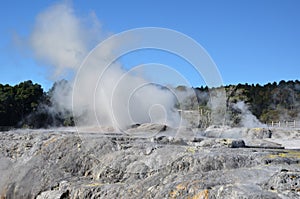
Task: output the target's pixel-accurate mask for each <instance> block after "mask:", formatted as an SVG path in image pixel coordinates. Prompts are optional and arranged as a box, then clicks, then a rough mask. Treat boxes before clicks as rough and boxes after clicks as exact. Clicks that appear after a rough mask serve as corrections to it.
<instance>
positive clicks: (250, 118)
mask: <svg viewBox="0 0 300 199" xmlns="http://www.w3.org/2000/svg"><path fill="white" fill-rule="evenodd" d="M233 108H234V109H237V110H239V111H240V112H241V116H240V117H241V121H240V125H241V126H243V127H248V128H255V127H266V125H265V124H262V123H261V122H260V121H259V120H258V119H257V118H256V117H255V116H254V115H253V114H252V113H251V111H250V110H249V107H248V106H247V104H245V102H243V101H239V102H237V103H236V104H234V105H233Z"/></svg>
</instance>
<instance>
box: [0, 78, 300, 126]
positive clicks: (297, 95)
mask: <svg viewBox="0 0 300 199" xmlns="http://www.w3.org/2000/svg"><path fill="white" fill-rule="evenodd" d="M62 84H68V82H67V81H66V80H61V81H58V82H55V83H54V84H53V86H52V88H51V89H50V90H49V91H44V90H43V88H42V86H41V85H39V84H37V83H33V82H32V81H30V80H28V81H24V82H21V83H19V84H17V85H14V86H12V85H8V84H6V85H2V84H0V127H1V128H2V129H6V128H12V127H13V128H49V127H53V126H55V127H59V126H73V125H74V119H73V116H72V113H71V112H68V111H66V110H60V109H58V108H56V105H55V102H54V101H53V100H52V95H53V91H54V90H55V88H56V87H57V86H60V85H62ZM224 88H225V90H226V95H227V102H226V103H227V108H228V111H227V112H228V114H230V118H231V119H232V120H233V121H234V122H233V125H236V124H238V122H239V119H238V116H237V115H239V114H240V113H239V110H237V109H235V108H234V104H236V103H237V102H240V101H242V102H244V103H245V104H246V105H247V107H248V108H249V110H250V111H251V112H252V114H253V115H255V116H256V117H257V118H258V119H259V120H260V121H261V122H262V123H268V122H271V121H288V120H295V119H299V118H300V81H299V80H295V81H284V80H282V81H280V82H279V83H277V82H274V83H268V84H265V85H259V84H256V85H254V84H251V85H250V84H238V85H228V86H225V87H224ZM189 89H192V90H193V91H195V93H196V97H191V98H189V99H188V98H187V100H186V104H184V105H182V106H181V108H183V109H187V110H191V109H194V110H196V109H198V110H200V109H204V110H209V107H208V101H209V93H208V92H209V89H208V87H203V86H202V87H198V88H186V87H184V86H178V87H177V88H176V90H178V91H180V92H186V91H187V90H189Z"/></svg>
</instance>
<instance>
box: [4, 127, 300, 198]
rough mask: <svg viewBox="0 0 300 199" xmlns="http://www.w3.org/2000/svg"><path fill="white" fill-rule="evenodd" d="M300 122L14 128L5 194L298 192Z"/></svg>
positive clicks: (8, 139)
mask: <svg viewBox="0 0 300 199" xmlns="http://www.w3.org/2000/svg"><path fill="white" fill-rule="evenodd" d="M299 141H300V130H297V129H268V128H253V129H249V128H229V127H218V126H213V127H210V128H208V129H206V130H205V131H201V130H200V129H189V128H182V129H171V128H169V127H167V126H164V125H160V124H142V125H136V126H134V127H133V128H131V129H129V130H128V131H126V132H123V133H122V132H116V131H114V130H113V129H110V128H107V129H104V128H103V129H95V128H94V129H92V128H91V129H81V130H78V129H77V130H76V129H56V130H12V131H7V132H1V133H0V197H1V198H7V199H10V198H36V199H46V198H47V199H54V198H61V199H62V198H194V199H197V198H198V199H200V198H300V149H299V148H300V142H299Z"/></svg>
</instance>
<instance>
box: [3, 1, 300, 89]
mask: <svg viewBox="0 0 300 199" xmlns="http://www.w3.org/2000/svg"><path fill="white" fill-rule="evenodd" d="M52 4H53V1H46V0H44V1H29V0H28V1H21V0H19V1H16V0H10V1H8V0H3V1H1V6H0V19H1V23H0V69H1V73H0V83H2V84H5V83H9V84H16V83H19V82H21V81H24V80H28V79H31V80H33V81H34V82H37V83H40V84H42V85H43V87H44V88H45V89H46V90H47V89H48V88H49V87H51V85H52V83H53V82H52V80H50V79H49V68H47V67H44V66H43V63H40V62H37V61H36V60H34V59H33V58H32V57H31V56H30V54H29V53H26V49H20V47H19V46H18V45H16V44H15V43H16V42H13V41H14V39H13V38H15V35H18V37H26V36H28V34H29V33H30V31H31V29H32V27H33V25H34V21H35V17H36V15H37V14H38V13H40V12H41V11H43V10H45V9H47V8H48V7H49V6H51V5H52ZM72 4H73V8H74V10H75V12H76V15H78V16H81V15H82V16H86V15H87V14H88V13H89V12H91V11H94V12H95V14H96V15H97V17H98V19H99V20H100V21H101V24H102V28H103V29H104V30H105V31H107V32H111V33H118V32H121V31H124V30H128V29H131V28H138V27H147V26H151V27H153V26H155V27H156V26H157V27H164V28H170V29H174V30H177V31H180V32H182V33H184V34H186V35H188V36H190V37H192V38H193V39H195V40H196V41H197V42H199V43H200V44H201V45H202V46H203V47H204V48H205V49H206V50H207V52H208V53H209V54H210V56H211V57H212V58H213V60H214V61H215V63H216V64H217V66H218V68H219V70H220V73H221V75H222V78H223V80H224V83H225V84H226V85H228V84H237V83H250V84H251V83H260V84H265V83H267V82H273V81H280V80H295V79H300V12H299V10H300V1H299V0H226V1H224V0H218V1H217V0H209V1H201V0H191V1H174V0H151V1H150V0H147V1H146V0H137V1H133V0H128V1H116V0H105V1H99V0H89V1H83V0H74V1H72ZM155 54H156V53H153V52H149V53H148V55H147V56H145V60H140V59H142V58H141V56H132V57H131V58H130V55H129V56H128V58H127V61H126V59H124V60H125V62H126V63H125V66H127V65H128V67H130V65H134V64H139V63H147V62H159V60H157V58H152V57H151V55H153V57H155V56H156V55H155ZM137 57H138V58H139V59H135V58H137ZM160 57H165V58H166V60H170V61H166V63H164V62H160V63H163V64H169V65H174V68H176V69H178V70H180V67H182V65H184V63H183V61H182V60H181V61H180V60H178V59H177V58H171V57H172V56H169V55H166V56H165V55H160ZM180 65H181V66H180ZM181 69H182V68H181ZM183 71H185V72H184V73H185V75H186V76H187V78H188V79H189V80H190V82H191V84H192V85H193V86H200V84H202V83H201V81H200V83H199V80H197V77H196V76H194V75H193V71H192V70H190V69H188V70H185V69H183Z"/></svg>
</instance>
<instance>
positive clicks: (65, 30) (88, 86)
mask: <svg viewBox="0 0 300 199" xmlns="http://www.w3.org/2000/svg"><path fill="white" fill-rule="evenodd" d="M99 24H100V23H99V21H98V20H97V19H96V17H95V15H93V17H92V18H90V20H88V21H87V20H83V19H81V18H79V17H77V16H76V15H75V14H74V10H73V9H72V7H71V6H70V5H69V4H67V3H60V4H56V5H54V6H52V7H50V8H48V9H47V10H45V11H44V12H42V13H40V14H39V15H38V16H37V19H36V23H35V26H34V29H33V32H32V34H31V37H30V44H31V47H32V49H33V52H34V54H35V56H36V58H37V59H39V60H42V61H44V62H45V63H47V64H48V65H51V66H53V67H54V68H55V70H54V72H55V76H56V77H61V76H63V75H64V74H66V72H69V71H70V70H71V72H73V73H74V74H77V77H76V78H77V79H76V81H77V82H78V84H76V87H74V88H73V89H69V90H66V89H65V88H57V89H56V90H55V91H54V95H53V100H54V101H56V103H57V104H59V106H60V107H63V108H64V109H68V110H70V109H72V108H73V109H72V110H73V111H74V113H75V115H76V116H78V117H81V118H83V120H80V121H79V124H82V125H95V124H100V125H112V126H115V127H119V128H125V127H128V126H129V125H131V124H133V123H143V122H160V123H166V124H168V125H172V126H174V124H176V123H178V119H179V118H178V114H177V113H175V112H173V111H172V109H173V108H174V104H175V103H176V101H175V98H174V95H172V93H171V92H169V91H168V90H166V89H161V88H159V87H157V86H154V85H153V84H151V82H148V81H146V80H145V79H144V78H142V77H140V76H135V75H134V74H133V73H131V72H130V71H125V70H124V69H123V68H122V65H121V64H120V63H117V62H115V63H113V64H111V65H110V66H109V68H108V69H107V70H105V67H106V66H107V65H108V64H109V63H107V60H108V58H109V57H110V56H112V55H113V53H114V49H116V48H120V47H121V44H120V43H118V42H111V43H110V44H109V45H106V46H105V48H100V49H97V50H96V52H94V53H93V56H91V57H89V60H88V61H87V62H86V63H85V65H86V67H84V68H80V64H81V63H82V61H83V60H84V58H85V56H86V55H87V53H88V52H89V50H91V47H92V45H91V44H93V45H94V46H95V45H96V44H97V43H98V42H99V38H101V37H103V36H102V35H103V32H102V31H100V29H99ZM91 38H92V39H91ZM96 41H97V42H96ZM104 70H105V73H104V74H103V75H102V76H99V74H102V73H101V71H104ZM78 74H79V75H78ZM73 81H74V79H73ZM72 90H73V91H74V93H72ZM72 100H73V101H72ZM72 102H73V107H72V106H71V105H72ZM168 115H169V118H167V116H168ZM154 118H155V119H154Z"/></svg>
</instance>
